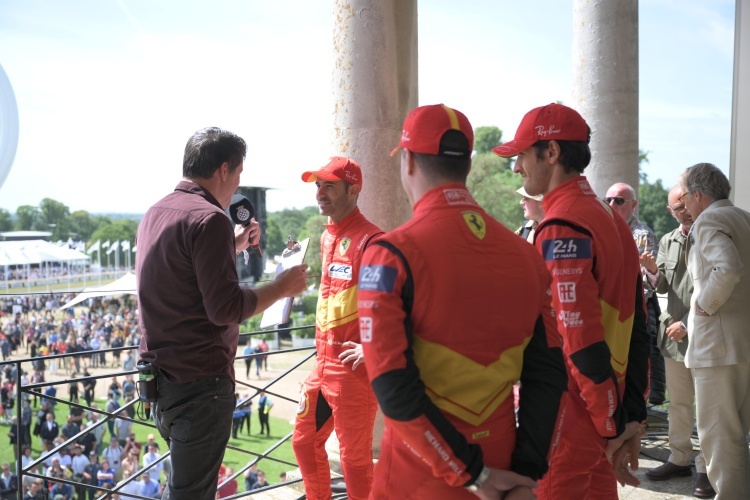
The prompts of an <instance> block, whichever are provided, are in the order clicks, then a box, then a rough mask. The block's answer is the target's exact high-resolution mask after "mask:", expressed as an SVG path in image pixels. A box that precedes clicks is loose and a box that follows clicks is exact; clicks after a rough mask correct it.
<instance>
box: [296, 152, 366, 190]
mask: <svg viewBox="0 0 750 500" xmlns="http://www.w3.org/2000/svg"><path fill="white" fill-rule="evenodd" d="M318 179H321V180H324V181H346V182H348V183H349V184H356V185H357V186H359V187H362V170H361V169H360V168H359V165H357V163H356V162H355V161H354V160H350V159H349V158H344V157H343V156H334V157H333V158H331V161H329V162H328V164H327V165H326V166H324V167H323V168H321V169H320V170H316V171H314V172H313V171H309V172H304V173H303V174H302V180H303V181H305V182H315V181H317V180H318Z"/></svg>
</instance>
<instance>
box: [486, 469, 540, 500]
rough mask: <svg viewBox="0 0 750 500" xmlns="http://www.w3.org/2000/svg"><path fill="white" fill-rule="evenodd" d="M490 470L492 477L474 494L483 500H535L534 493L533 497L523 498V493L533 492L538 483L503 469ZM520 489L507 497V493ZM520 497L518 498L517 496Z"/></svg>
mask: <svg viewBox="0 0 750 500" xmlns="http://www.w3.org/2000/svg"><path fill="white" fill-rule="evenodd" d="M489 469H490V477H488V478H487V480H486V481H485V482H484V484H483V485H482V487H481V488H479V491H477V492H475V493H474V494H475V495H476V496H478V497H479V498H481V499H482V500H497V499H498V498H534V497H533V492H532V496H531V497H528V496H526V497H524V496H522V494H523V493H528V491H525V490H524V489H525V488H527V489H528V490H533V489H534V488H536V487H537V483H536V481H534V480H533V479H531V478H530V477H527V476H522V475H520V474H516V473H515V472H513V471H509V470H502V469H493V468H492V467H490V468H489ZM516 488H519V491H518V492H516V493H514V494H513V496H510V497H505V496H503V495H505V493H506V492H508V494H510V491H511V490H515V489H516ZM516 495H518V496H516Z"/></svg>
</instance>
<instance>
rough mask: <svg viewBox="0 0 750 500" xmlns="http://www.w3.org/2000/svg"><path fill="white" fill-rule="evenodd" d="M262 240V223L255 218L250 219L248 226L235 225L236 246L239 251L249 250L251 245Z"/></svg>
mask: <svg viewBox="0 0 750 500" xmlns="http://www.w3.org/2000/svg"><path fill="white" fill-rule="evenodd" d="M259 242H260V224H258V222H257V221H256V220H255V219H250V224H248V225H247V226H240V225H236V226H234V247H235V250H236V251H237V252H238V253H239V252H242V251H243V250H247V247H249V246H256V245H258V243H259Z"/></svg>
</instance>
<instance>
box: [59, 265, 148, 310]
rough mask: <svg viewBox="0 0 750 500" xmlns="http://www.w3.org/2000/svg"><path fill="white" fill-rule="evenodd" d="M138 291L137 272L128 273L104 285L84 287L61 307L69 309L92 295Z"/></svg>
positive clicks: (101, 295)
mask: <svg viewBox="0 0 750 500" xmlns="http://www.w3.org/2000/svg"><path fill="white" fill-rule="evenodd" d="M135 293H136V285H135V274H133V273H128V274H126V275H125V276H123V277H122V278H120V279H118V280H117V281H113V282H112V283H110V284H108V285H102V286H91V287H86V288H84V289H83V292H81V293H79V294H78V295H76V297H75V298H74V299H73V300H71V301H70V302H68V303H67V304H65V305H64V306H62V307H60V309H67V308H69V307H72V306H74V305H76V304H78V303H80V302H83V301H84V300H86V299H90V298H92V297H105V296H107V295H128V294H135Z"/></svg>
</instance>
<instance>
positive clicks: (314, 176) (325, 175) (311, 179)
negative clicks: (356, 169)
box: [302, 171, 343, 182]
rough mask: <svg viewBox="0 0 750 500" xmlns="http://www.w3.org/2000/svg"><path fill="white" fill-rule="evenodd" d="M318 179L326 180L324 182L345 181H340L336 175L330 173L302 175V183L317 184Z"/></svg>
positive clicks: (305, 173) (307, 173)
mask: <svg viewBox="0 0 750 500" xmlns="http://www.w3.org/2000/svg"><path fill="white" fill-rule="evenodd" d="M318 179H321V180H324V181H332V182H335V181H340V180H343V179H339V178H338V177H336V176H335V175H332V174H330V173H329V172H320V171H318V172H304V173H303V174H302V181H303V182H315V181H317V180H318Z"/></svg>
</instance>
